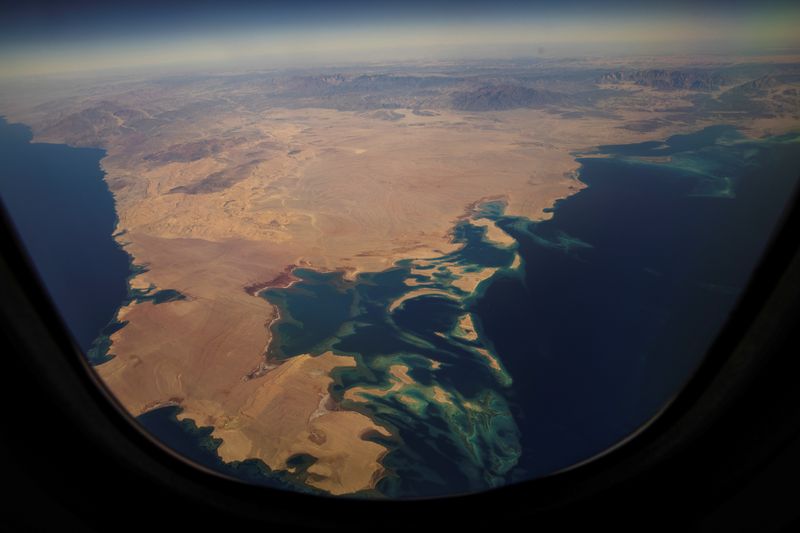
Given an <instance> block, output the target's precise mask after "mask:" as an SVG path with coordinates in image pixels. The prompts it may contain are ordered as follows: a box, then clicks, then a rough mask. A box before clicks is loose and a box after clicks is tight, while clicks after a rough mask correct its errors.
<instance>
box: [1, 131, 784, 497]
mask: <svg viewBox="0 0 800 533" xmlns="http://www.w3.org/2000/svg"><path fill="white" fill-rule="evenodd" d="M29 139H30V133H29V131H28V130H27V128H24V127H22V126H19V125H9V124H7V123H5V122H0V163H2V166H1V167H0V168H2V181H0V192H2V198H3V202H4V204H5V205H6V207H7V209H8V210H9V211H10V213H11V215H12V217H13V219H14V221H15V223H16V225H17V227H18V229H19V231H20V234H21V235H22V237H23V240H24V241H25V244H26V246H27V247H28V249H29V252H30V254H31V256H32V257H33V259H34V261H35V263H36V264H37V267H38V269H39V272H40V274H41V276H42V278H43V280H44V281H45V284H46V286H47V288H48V290H49V291H50V293H51V295H52V296H53V300H54V302H55V303H56V306H57V307H58V309H59V311H60V312H61V314H62V316H63V317H64V319H65V322H66V324H67V325H68V327H69V328H70V330H71V331H72V333H73V335H74V336H75V338H76V339H77V341H78V343H79V345H80V346H81V347H82V348H83V349H84V350H87V349H88V348H89V347H90V346H92V343H93V341H94V340H95V339H96V338H97V337H98V336H102V335H101V334H102V333H103V331H104V328H107V327H108V325H109V320H110V319H111V317H112V316H113V314H114V312H115V310H116V309H117V307H118V306H119V305H120V304H121V303H122V302H124V301H125V299H126V298H129V297H130V295H129V294H128V293H127V290H126V283H125V280H126V278H127V277H128V276H129V275H130V274H131V267H130V265H129V262H128V256H127V255H126V254H125V253H124V252H123V251H122V250H121V249H120V248H119V247H118V246H117V245H116V243H115V242H114V240H113V239H112V238H111V233H112V232H113V231H114V223H115V215H114V206H113V199H112V197H111V195H110V193H109V192H108V189H107V188H106V186H105V184H104V182H103V180H102V172H101V171H100V169H99V166H98V161H99V159H100V158H101V157H102V156H103V152H102V151H100V150H89V149H75V148H68V147H65V146H59V145H46V144H30V143H29ZM576 157H577V158H578V160H579V162H580V163H581V169H580V179H581V181H583V182H584V183H585V184H587V185H588V187H586V188H584V189H583V190H581V191H580V192H578V193H576V194H574V195H573V196H571V197H569V198H567V199H564V200H561V201H559V202H558V203H557V204H556V206H555V207H554V209H553V217H552V218H551V219H549V220H547V221H542V222H536V223H534V222H530V221H527V220H522V219H518V218H514V217H511V216H506V215H504V214H503V209H502V206H500V207H498V206H487V207H486V209H488V210H489V211H490V213H489V214H488V215H487V217H488V218H491V219H492V220H493V221H494V222H495V223H496V224H497V225H498V226H499V227H501V228H502V229H504V230H505V231H506V232H507V233H509V234H510V235H512V236H513V237H514V238H515V240H516V241H517V244H516V245H515V247H514V248H513V249H512V250H507V249H500V248H496V247H492V246H490V245H487V244H486V243H485V242H483V241H481V236H482V233H481V230H480V229H478V228H476V227H475V226H471V225H470V224H467V223H464V224H462V225H460V226H458V227H457V228H456V231H455V234H454V236H455V237H456V238H457V239H460V240H459V242H463V243H464V248H463V249H462V250H461V251H460V252H459V254H456V255H454V256H453V257H445V258H443V261H444V262H445V263H447V264H449V265H461V266H463V265H474V266H475V267H476V268H483V267H492V268H499V270H498V271H497V274H495V275H494V276H493V277H492V278H491V279H489V280H488V281H486V282H484V284H483V285H481V286H480V288H479V290H478V291H477V292H476V293H475V294H474V295H472V296H469V297H467V298H466V299H465V300H464V301H463V302H462V303H454V302H453V301H452V300H450V299H447V298H442V297H439V296H425V297H418V298H415V299H413V300H408V301H407V302H406V303H405V304H403V306H402V307H401V308H400V309H399V310H397V312H395V313H387V303H388V302H390V301H392V299H395V298H397V297H398V295H400V294H402V293H403V292H404V291H406V292H407V291H408V290H409V287H408V286H407V285H405V284H404V283H403V280H404V279H406V278H408V277H409V276H410V275H411V274H410V272H411V270H410V268H411V267H410V265H409V264H401V265H398V266H397V267H396V268H395V269H391V270H389V271H386V272H383V273H368V274H363V275H361V276H359V278H358V279H357V280H356V282H348V281H346V280H344V279H343V278H342V277H341V275H339V274H336V273H318V272H314V271H311V270H301V271H297V272H296V275H297V276H298V277H299V278H300V281H299V282H298V283H297V284H295V286H293V287H292V288H291V289H287V290H275V291H267V292H266V293H265V295H264V297H266V298H267V299H268V300H270V301H271V302H273V303H274V304H275V305H278V306H279V307H281V311H282V316H286V317H291V320H286V321H284V322H282V323H277V324H275V325H274V329H273V332H274V333H276V342H274V343H273V346H272V347H271V349H272V351H273V353H272V355H273V356H274V357H276V358H287V357H292V356H294V355H297V354H299V353H305V352H310V353H317V352H320V351H322V350H327V349H333V350H334V351H338V352H340V353H348V354H358V355H359V357H360V358H361V359H360V361H361V366H360V367H359V368H358V369H350V370H346V371H342V372H340V373H339V374H337V376H336V379H337V385H336V387H335V390H334V391H333V392H334V396H338V397H341V395H342V394H343V391H344V390H345V389H346V388H347V387H349V386H359V385H361V386H363V385H365V384H366V385H373V386H377V385H379V384H381V383H384V382H385V381H382V380H385V378H386V375H387V374H386V371H385V362H384V360H385V359H386V358H387V357H389V355H391V357H393V358H394V359H393V361H394V362H395V363H397V362H401V363H403V364H405V365H407V366H408V367H409V368H410V369H411V370H410V375H411V376H412V377H413V378H414V379H415V380H416V381H417V382H418V383H420V388H419V390H417V391H411V392H409V394H411V396H410V397H406V400H407V401H412V400H413V402H417V403H412V405H417V406H425V405H428V406H427V407H419V408H418V410H417V412H416V415H413V410H409V407H408V405H409V404H405V405H403V404H401V403H398V402H397V401H396V400H394V399H391V398H384V399H381V400H380V401H375V402H373V403H371V404H365V405H363V406H359V405H355V406H353V408H358V409H361V410H363V411H364V412H367V413H368V414H370V415H371V416H373V417H375V418H376V419H377V420H379V421H381V422H382V423H384V424H386V425H387V426H390V427H392V428H393V429H395V430H396V431H397V433H398V435H399V437H398V439H395V440H391V441H387V442H386V444H387V445H388V446H390V447H393V448H392V451H391V452H390V454H389V455H388V456H387V459H386V462H387V466H389V467H390V468H391V469H392V471H393V472H394V473H395V476H394V478H392V477H391V476H390V477H389V478H387V479H386V480H385V481H384V482H382V484H381V485H379V489H380V490H381V491H382V492H383V493H384V494H385V495H387V496H390V497H401V498H402V497H419V496H437V495H447V494H453V493H460V492H464V491H474V490H482V489H485V488H490V487H492V486H497V485H499V484H505V483H511V482H515V481H520V480H525V479H531V478H535V477H539V476H541V475H545V474H549V473H552V472H555V471H557V470H559V469H562V468H565V467H568V466H570V465H573V464H575V463H576V462H579V461H582V460H585V459H587V458H590V457H592V456H593V455H595V454H597V453H600V452H602V451H603V450H605V449H607V448H608V447H609V446H612V445H613V444H615V443H617V442H619V441H620V440H621V439H623V438H625V437H626V436H627V435H629V434H630V433H632V432H634V431H635V430H636V429H637V428H639V427H640V426H641V425H642V424H644V423H645V422H647V421H648V420H649V419H650V418H651V417H652V416H653V415H655V414H656V413H657V412H658V411H659V410H660V409H661V408H662V407H663V406H664V405H665V404H666V403H667V402H668V401H669V400H670V399H671V398H672V397H673V396H674V395H675V394H676V393H678V392H679V391H680V389H681V387H682V386H683V384H684V383H685V382H686V381H687V379H688V378H689V377H690V376H691V374H692V372H693V371H694V369H695V368H696V367H697V365H698V364H699V363H700V362H701V361H702V358H703V355H704V354H705V352H706V350H707V349H708V347H709V345H710V344H711V343H712V342H713V340H714V337H715V335H716V334H717V333H718V331H719V329H720V327H721V326H722V324H723V323H724V321H725V319H726V317H727V316H728V314H729V313H730V311H731V309H732V308H733V306H734V305H735V303H736V301H737V298H738V297H739V296H740V295H741V293H742V290H743V288H744V287H745V286H746V284H747V281H748V278H749V276H750V274H751V272H752V271H753V269H754V267H755V265H756V263H757V261H758V258H759V257H760V255H761V254H762V252H763V251H764V249H765V246H766V245H767V243H768V242H769V239H770V235H771V234H772V232H773V229H774V228H775V226H776V224H777V221H778V220H779V217H780V214H781V212H782V210H783V209H784V207H785V205H786V202H787V200H789V199H790V197H791V196H792V193H793V191H794V189H795V187H796V184H797V179H798V172H799V171H800V139H799V138H798V137H797V136H796V135H795V136H791V135H787V136H783V137H772V138H767V139H760V140H753V139H748V138H744V137H742V136H741V135H740V134H739V133H737V132H736V131H735V130H734V129H732V128H729V127H725V126H720V127H712V128H707V129H704V130H702V131H699V132H697V133H694V134H691V135H680V136H674V137H672V138H670V139H666V140H665V141H664V142H650V143H642V144H631V145H623V146H613V145H610V146H603V147H600V148H599V149H598V151H597V152H596V153H592V154H576ZM498 192H501V191H498ZM514 253H517V254H519V256H520V257H521V258H522V264H523V267H522V269H521V270H515V269H512V268H510V267H509V266H508V265H509V263H510V261H511V259H512V256H513V254H514ZM443 264H444V263H443ZM434 276H439V277H440V278H441V280H442V283H443V286H446V284H447V283H448V280H447V273H446V272H445V271H444V270H443V271H442V272H441V273H438V272H437V273H436V274H435V275H434ZM423 277H424V276H423ZM465 311H468V312H470V313H472V314H473V316H474V317H475V322H476V327H477V329H478V330H479V332H480V334H481V336H482V338H484V339H485V340H484V344H483V345H484V346H488V347H491V351H492V352H493V353H494V354H495V355H496V356H497V358H498V359H499V360H500V362H501V364H502V367H503V369H504V372H505V374H507V375H508V376H510V379H511V384H510V385H508V384H504V381H503V380H502V379H499V380H498V378H497V373H493V371H492V370H491V368H490V367H489V366H488V365H487V364H486V361H485V360H484V359H481V358H479V357H478V358H476V357H475V355H474V354H475V352H474V350H473V348H474V347H475V346H473V345H471V344H470V342H467V341H464V340H463V339H458V338H455V339H453V338H447V336H446V335H445V336H443V335H442V334H441V332H443V331H449V330H450V329H451V328H452V327H453V325H454V321H455V320H456V318H457V317H458V316H459V315H460V314H462V313H464V312H465ZM121 326H122V325H117V326H116V327H121ZM106 331H108V330H106ZM473 344H474V343H473ZM430 359H436V360H438V361H441V362H443V363H444V366H443V367H442V368H441V369H440V370H437V371H435V372H434V371H432V370H428V369H426V368H427V367H425V364H427V363H425V362H426V361H429V360H430ZM381 365H383V366H381ZM365 369H367V370H365ZM433 385H439V386H441V387H442V388H443V389H444V390H446V391H448V392H449V393H452V394H453V395H458V398H461V399H462V400H465V399H468V400H470V401H471V402H472V403H473V404H475V403H480V404H481V405H482V410H481V411H480V413H481V414H479V415H474V417H473V415H469V416H465V415H463V413H461V412H460V411H457V410H450V411H448V410H447V409H444V410H440V411H436V409H435V408H433V407H431V405H432V404H426V403H425V402H426V401H430V398H428V397H426V396H425V394H426V392H425V391H426V390H429V388H430V387H431V386H433ZM426 387H427V388H426ZM412 393H413V394H416V395H417V396H413V394H412ZM454 397H455V396H454ZM409 398H410V400H409ZM481 402H482V403H481ZM445 407H447V406H445ZM448 409H449V408H448ZM176 412H177V411H176V408H174V407H170V408H164V409H160V410H156V411H153V412H151V413H148V414H147V415H144V416H142V417H140V420H141V422H142V423H143V424H144V425H145V427H147V428H148V429H149V430H151V431H152V432H153V433H154V434H155V435H156V436H157V437H160V438H162V439H163V440H164V441H165V442H166V443H167V444H168V445H169V446H171V447H172V448H174V449H176V450H178V451H180V452H181V453H183V454H185V455H187V456H189V457H191V458H193V459H194V460H196V461H198V462H200V463H203V464H205V465H207V466H208V467H210V468H213V469H216V470H219V471H222V472H224V473H227V474H229V475H236V476H239V477H244V478H246V479H248V480H250V481H256V482H265V483H268V484H272V485H277V486H283V485H282V484H283V483H286V484H287V485H286V486H295V487H296V485H294V481H293V480H292V479H290V478H286V479H284V478H279V477H278V476H277V475H276V474H275V473H270V472H268V471H267V470H266V469H265V468H264V467H263V465H260V466H259V464H258V463H257V462H245V463H242V464H238V465H224V464H222V463H221V461H219V458H218V456H217V455H216V453H215V449H216V446H217V445H218V442H215V441H213V440H212V439H211V438H210V437H209V435H208V434H209V429H208V428H206V429H204V428H197V427H195V426H194V425H193V424H191V423H190V422H181V423H179V422H178V421H177V419H176V418H175V414H176ZM487 413H489V414H488V415H487ZM491 413H495V415H494V416H492V415H491ZM453 428H459V431H462V433H460V434H459V435H455V436H453V435H450V434H447V432H451V431H452V430H453ZM468 456H469V457H468ZM302 459H303V458H298V461H301V460H302ZM482 465H483V466H482ZM301 470H302V469H301ZM488 470H491V472H490V473H489V474H487V471H488ZM284 477H285V476H284ZM295 481H296V480H295Z"/></svg>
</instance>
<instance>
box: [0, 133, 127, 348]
mask: <svg viewBox="0 0 800 533" xmlns="http://www.w3.org/2000/svg"><path fill="white" fill-rule="evenodd" d="M31 137H32V135H31V131H30V129H29V128H27V127H26V126H23V125H21V124H9V123H8V122H6V121H5V119H3V118H0V198H2V201H3V205H4V206H5V208H6V210H7V211H8V213H9V214H10V215H11V218H12V219H13V221H14V224H15V225H16V228H17V231H18V232H19V234H20V236H21V237H22V240H23V242H24V244H25V247H26V248H27V251H28V254H29V256H30V258H31V259H32V261H33V264H34V265H35V268H36V269H37V270H38V273H39V276H40V278H41V280H42V281H43V282H44V285H45V287H46V288H47V291H48V292H49V293H50V296H51V298H52V300H53V303H54V304H55V306H56V308H57V309H58V311H59V313H60V314H61V317H62V318H63V320H64V322H65V324H66V326H67V328H68V329H69V331H70V333H72V336H73V338H74V339H75V342H76V343H77V345H78V346H79V347H80V348H81V350H83V352H84V353H87V352H88V351H89V350H90V348H91V347H92V343H93V342H94V341H95V339H97V337H98V336H99V335H100V333H101V331H102V330H103V329H104V328H105V327H106V326H107V325H108V324H109V322H110V321H111V320H112V319H113V317H114V315H115V314H116V311H117V309H118V308H119V306H120V305H121V303H122V302H123V301H124V300H125V299H126V298H127V297H128V288H127V277H128V276H129V275H130V274H131V266H130V257H129V256H128V254H127V253H125V252H124V251H123V250H122V249H121V248H120V247H119V246H118V245H117V243H116V242H115V240H114V239H113V238H112V234H113V233H114V230H115V227H116V223H117V216H116V212H115V210H114V198H113V197H112V195H111V192H110V191H109V190H108V187H107V186H106V183H105V181H104V180H103V171H102V170H101V169H100V160H101V159H102V158H103V157H104V156H105V152H104V151H103V150H97V149H93V148H72V147H69V146H65V145H62V144H44V143H31V142H30V140H31Z"/></svg>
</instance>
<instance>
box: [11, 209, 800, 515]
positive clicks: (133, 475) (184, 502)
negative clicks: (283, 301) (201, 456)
mask: <svg viewBox="0 0 800 533" xmlns="http://www.w3.org/2000/svg"><path fill="white" fill-rule="evenodd" d="M798 200H799V198H798V194H797V193H796V194H795V195H794V198H793V199H792V201H791V202H790V204H789V207H788V208H787V210H786V212H785V213H784V215H783V217H782V225H781V226H780V228H779V229H778V231H777V232H776V233H775V235H774V236H773V239H772V243H771V244H770V246H769V248H768V251H767V252H766V254H765V255H764V257H763V258H762V260H761V261H760V264H759V266H758V267H757V269H756V271H755V274H754V275H753V277H752V279H751V281H750V283H749V285H748V287H747V289H746V291H745V293H744V295H743V296H742V298H741V299H740V301H739V303H738V305H737V307H736V309H735V310H734V311H733V313H732V314H731V316H730V318H729V320H728V322H727V323H726V325H725V326H724V328H723V330H722V331H721V333H720V335H719V337H718V338H717V339H716V341H715V342H714V344H713V346H712V348H711V350H710V351H709V353H708V355H707V357H706V358H705V360H704V361H703V363H702V364H701V366H700V368H699V369H698V371H697V372H696V373H695V375H694V376H693V377H692V378H691V380H690V381H689V383H688V384H687V385H686V387H685V388H684V389H683V390H682V391H681V392H680V393H679V394H678V395H677V397H676V398H675V399H674V401H673V402H672V403H671V404H670V405H669V406H668V407H667V408H666V409H665V410H664V411H663V413H662V414H661V415H660V416H658V417H656V418H655V419H654V420H653V421H652V423H650V424H649V425H648V426H647V427H645V428H644V429H643V430H641V431H640V432H638V433H637V435H636V436H635V437H633V438H631V439H629V441H627V442H625V443H624V444H622V445H620V446H618V447H616V448H614V449H612V450H611V451H609V452H607V453H604V454H601V456H599V457H598V458H596V459H595V460H592V461H588V462H586V463H584V464H582V465H580V466H578V467H575V468H572V469H569V470H567V471H564V472H561V473H558V474H554V475H552V476H549V477H546V478H542V479H538V480H533V481H528V482H522V483H519V484H516V485H512V486H508V487H503V488H500V489H496V490H493V491H489V492H485V493H482V494H477V495H467V496H458V497H452V498H443V499H435V500H419V501H364V500H352V499H341V498H320V497H313V496H305V495H300V494H294V493H288V492H282V491H276V490H271V489H267V488H263V487H256V486H251V485H246V484H244V483H241V482H238V481H234V480H230V479H227V478H223V477H221V476H220V475H217V474H214V475H208V471H205V469H203V468H198V467H196V466H193V465H191V464H189V463H188V462H187V461H186V460H184V459H181V458H179V457H178V456H177V455H176V454H174V453H172V452H170V451H168V450H166V449H165V448H164V447H163V446H161V445H159V444H158V443H157V442H156V441H155V440H154V439H153V438H151V437H149V436H147V435H145V434H144V433H143V432H142V431H141V430H139V429H138V427H136V426H135V425H134V423H132V422H133V419H132V418H131V417H130V415H128V414H126V413H125V412H124V410H123V409H122V408H121V407H120V406H119V405H118V403H117V402H116V400H115V399H114V398H113V397H112V396H111V395H110V394H109V393H108V392H107V391H106V390H105V388H104V387H103V386H102V384H101V383H100V381H99V379H98V378H97V377H96V376H95V375H94V373H93V372H92V371H87V370H89V368H88V363H86V362H85V360H84V358H83V357H82V356H80V354H79V353H78V350H77V348H76V347H75V345H74V343H73V342H72V340H71V339H70V337H69V335H68V333H67V332H66V330H65V328H64V326H63V323H62V322H61V319H60V317H59V316H58V314H57V313H56V311H55V310H54V308H53V306H52V304H51V302H50V301H49V298H48V296H47V295H46V293H45V291H44V290H43V288H42V285H41V283H40V282H39V280H38V279H37V278H36V276H35V274H34V273H33V270H32V269H31V267H30V262H29V260H28V258H27V257H26V256H25V254H24V252H23V251H22V248H21V246H20V244H19V243H20V241H19V239H18V237H17V235H16V234H15V232H14V231H13V229H12V227H11V225H10V224H9V220H8V218H7V215H6V214H5V210H4V209H3V210H2V221H0V222H1V224H0V245H2V258H1V259H0V287H2V296H3V297H2V303H0V313H1V314H0V320H2V342H3V345H4V347H5V348H7V349H4V350H3V351H4V352H5V353H6V364H7V367H6V369H4V371H3V372H2V376H3V377H2V381H3V383H2V390H3V397H2V398H3V400H4V405H6V406H8V407H7V408H10V409H11V410H12V411H14V412H13V413H12V414H10V415H9V420H8V421H7V422H6V424H5V425H6V427H7V428H11V429H12V431H10V433H9V435H8V436H7V437H5V438H4V440H5V442H4V444H3V446H4V448H8V450H7V451H6V453H5V456H4V457H5V459H4V461H5V462H7V463H8V465H4V467H5V466H8V468H6V472H10V474H11V479H16V478H14V475H17V476H19V477H20V479H21V485H20V486H21V487H22V488H23V489H24V490H28V491H29V496H32V497H36V498H40V500H37V501H36V502H35V504H36V505H35V506H34V507H33V509H38V508H41V505H42V502H44V503H45V504H51V505H52V507H51V508H52V509H53V510H54V511H53V514H52V515H50V516H49V517H48V516H47V515H41V516H35V515H30V516H29V518H30V519H31V520H32V521H33V522H36V521H37V520H47V519H49V518H54V517H59V516H63V519H62V520H76V521H77V523H80V524H82V525H84V526H86V527H92V528H105V527H108V526H109V525H119V526H123V529H125V528H126V527H131V528H139V527H141V528H151V527H154V526H156V527H158V526H160V525H162V524H163V525H164V526H166V525H168V524H169V523H173V522H174V523H176V524H180V525H181V527H182V528H183V529H188V528H190V527H199V528H200V529H201V530H205V529H207V528H211V527H215V526H219V527H225V528H226V529H228V528H230V529H232V528H233V527H240V526H249V525H256V524H285V525H301V524H302V525H306V526H320V527H326V526H327V527H329V526H331V525H338V526H340V527H345V526H347V527H358V526H363V527H370V528H373V527H374V528H386V529H394V528H398V529H399V528H403V529H408V528H413V527H422V526H433V527H447V528H448V529H454V528H457V527H462V526H478V525H481V524H483V525H486V526H490V527H494V526H495V525H498V524H502V523H505V522H506V521H508V523H509V524H511V523H513V522H512V521H513V520H523V521H524V523H526V524H529V525H530V527H531V528H534V527H537V526H539V527H541V526H544V527H546V526H548V525H550V526H552V525H558V526H559V528H562V527H566V526H568V525H582V524H598V523H601V522H612V523H617V524H623V523H630V524H634V523H635V522H636V521H637V520H638V519H639V518H641V517H650V518H652V517H657V518H658V522H657V523H660V524H662V525H665V527H666V524H669V523H673V524H679V523H681V524H686V523H691V522H692V520H694V519H696V518H697V517H699V516H701V515H703V514H705V513H706V512H707V510H708V509H710V508H713V507H714V506H716V505H718V504H719V503H721V502H723V501H724V500H725V499H726V498H727V497H728V496H729V495H730V494H732V493H733V492H735V491H736V490H738V488H739V487H740V486H741V484H742V483H745V482H746V481H747V480H748V479H750V477H751V476H752V475H754V473H755V472H756V471H757V470H758V469H759V468H760V467H761V466H763V465H764V464H765V463H766V462H767V461H768V460H769V459H770V458H771V457H772V456H773V455H774V454H776V453H778V452H779V451H780V450H781V449H782V448H783V447H784V446H785V445H786V443H787V442H789V441H790V440H791V439H792V438H794V437H796V436H797V435H798V432H799V430H800V387H796V386H795V385H794V381H795V376H797V375H798V374H796V373H795V370H796V368H795V367H796V366H797V365H796V362H795V358H793V357H790V354H794V353H800V350H798V347H800V342H798V336H799V335H800V331H798V330H797V327H796V326H797V325H798V322H797V321H796V318H795V317H796V315H797V314H798V311H800V306H799V305H798V303H799V302H800V253H798V250H799V249H800V202H799V201H798ZM79 480H80V482H81V484H82V485H83V484H85V486H87V487H96V489H95V490H91V489H89V490H88V491H85V492H81V491H77V490H76V489H75V486H76V483H77V482H78V481H79ZM31 491H32V492H31ZM23 508H24V506H23V507H21V508H20V509H23ZM20 513H23V511H21V510H20ZM23 514H24V513H23ZM156 517H159V518H156ZM423 517H426V518H423ZM120 521H122V522H123V523H120ZM0 524H2V522H0Z"/></svg>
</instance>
